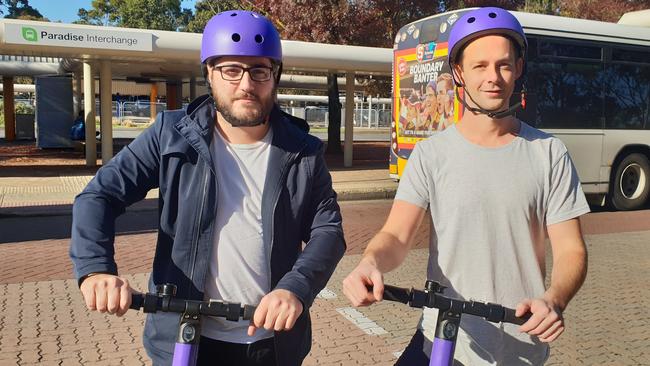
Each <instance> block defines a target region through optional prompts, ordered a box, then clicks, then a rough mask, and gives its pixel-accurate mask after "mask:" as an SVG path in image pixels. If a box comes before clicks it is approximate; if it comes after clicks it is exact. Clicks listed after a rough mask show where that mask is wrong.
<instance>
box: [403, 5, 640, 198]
mask: <svg viewBox="0 0 650 366" xmlns="http://www.w3.org/2000/svg"><path fill="white" fill-rule="evenodd" d="M467 10H469V9H463V10H459V11H454V12H448V13H442V14H438V15H434V16H431V17H428V18H424V19H421V20H418V21H415V22H413V23H410V24H407V25H406V26H404V27H402V28H401V29H400V31H399V32H398V34H397V36H396V38H395V44H394V60H393V62H394V67H393V127H394V128H393V131H392V135H391V158H390V173H391V176H393V177H395V178H399V176H400V175H401V173H402V171H403V168H404V166H405V164H406V159H408V155H410V152H411V150H412V148H413V145H414V144H415V143H416V142H417V141H419V140H420V139H422V138H426V137H428V136H430V135H431V134H432V133H435V132H436V131H439V130H441V129H443V128H444V127H445V126H446V125H448V124H449V123H455V122H456V121H458V120H459V118H460V117H461V116H462V112H463V111H462V105H460V104H459V103H458V101H457V100H455V99H454V98H450V97H447V95H450V96H453V92H452V91H450V90H449V89H450V88H451V86H450V85H451V84H450V83H448V82H447V79H448V78H449V73H450V69H449V65H447V61H446V58H447V37H448V35H449V30H450V29H451V26H452V25H453V23H454V21H456V20H457V19H458V18H459V17H460V16H461V15H462V14H463V12H465V11H467ZM513 14H514V15H515V16H516V17H517V19H519V21H520V22H521V24H522V26H523V28H524V30H525V32H526V35H527V38H528V44H529V49H528V54H527V72H526V86H527V90H528V93H527V105H526V108H525V109H524V110H522V111H520V112H518V113H517V117H518V118H520V119H521V120H523V121H526V122H527V123H529V124H531V125H532V126H534V127H537V128H540V129H542V130H544V131H546V132H549V133H551V134H553V135H555V136H557V137H559V138H560V139H561V140H562V141H563V142H564V143H565V144H566V146H567V148H568V149H569V153H570V154H571V157H572V159H573V161H574V163H575V165H576V167H577V170H578V174H579V176H580V180H581V181H582V184H583V189H584V191H585V193H586V194H587V196H588V198H589V199H590V201H591V202H592V203H597V204H601V205H604V204H606V203H609V204H610V205H611V206H612V207H614V208H616V209H619V210H632V209H638V208H641V207H644V205H646V204H647V203H649V195H650V163H649V161H650V28H646V27H638V26H629V25H620V24H614V23H606V22H599V21H590V20H582V19H572V18H564V17H557V16H549V15H541V14H531V13H522V12H513ZM445 74H447V75H445ZM516 90H520V86H518V87H517V89H516ZM433 93H435V97H434V96H431V95H430V94H433ZM436 98H437V99H436ZM518 98H520V96H519V95H514V96H513V103H514V102H515V99H517V100H518ZM431 100H433V103H436V102H437V105H438V108H437V111H436V108H433V107H431V104H433V103H432V102H431ZM430 107H431V108H430ZM427 111H429V112H427ZM432 114H435V117H430V116H431V115H432ZM432 120H433V122H432Z"/></svg>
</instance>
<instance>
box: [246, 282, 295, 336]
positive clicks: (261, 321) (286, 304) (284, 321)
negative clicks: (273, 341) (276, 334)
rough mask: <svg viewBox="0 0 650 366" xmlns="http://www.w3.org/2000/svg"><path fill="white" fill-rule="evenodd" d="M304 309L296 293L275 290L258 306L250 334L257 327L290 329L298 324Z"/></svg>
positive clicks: (249, 329) (250, 334)
mask: <svg viewBox="0 0 650 366" xmlns="http://www.w3.org/2000/svg"><path fill="white" fill-rule="evenodd" d="M302 310H303V306H302V302H301V301H300V300H298V298H297V297H296V295H294V294H293V293H291V292H290V291H287V290H283V289H278V290H273V291H271V292H269V293H268V294H266V296H264V297H263V298H262V301H260V304H259V305H258V306H257V309H256V310H255V314H254V315H253V321H252V322H251V325H250V326H249V327H248V335H249V336H252V335H253V334H255V330H256V329H257V328H262V327H263V328H264V329H266V330H275V331H281V330H289V329H291V328H293V326H294V324H296V320H297V319H298V317H299V316H300V314H302Z"/></svg>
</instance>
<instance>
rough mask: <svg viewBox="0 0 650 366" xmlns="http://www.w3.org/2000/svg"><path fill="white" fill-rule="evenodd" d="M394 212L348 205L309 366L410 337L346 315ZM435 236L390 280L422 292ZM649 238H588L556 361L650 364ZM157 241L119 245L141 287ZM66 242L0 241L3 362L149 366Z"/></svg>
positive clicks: (421, 236) (380, 205)
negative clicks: (361, 271) (352, 288)
mask: <svg viewBox="0 0 650 366" xmlns="http://www.w3.org/2000/svg"><path fill="white" fill-rule="evenodd" d="M389 207H390V203H389V202H386V201H367V202H344V203H342V208H343V213H344V220H345V222H346V224H345V225H346V233H347V238H348V242H349V248H348V253H347V254H346V256H345V257H344V259H343V260H342V261H341V263H340V264H339V266H338V268H337V270H336V272H335V273H334V275H333V277H332V279H331V280H330V282H329V283H328V285H327V290H328V291H327V293H324V294H323V296H322V297H321V298H319V299H317V300H316V302H315V304H314V306H313V307H312V309H311V313H312V316H313V322H314V343H313V348H312V352H311V353H310V355H309V356H308V358H307V359H306V360H305V363H304V365H307V366H309V365H391V364H392V363H393V362H394V361H395V359H396V357H397V355H398V354H399V352H401V351H402V350H403V348H404V347H405V345H406V344H407V342H408V340H409V339H410V337H411V335H412V333H413V331H414V329H415V326H416V324H417V320H418V316H419V315H418V314H419V312H418V311H417V310H415V309H410V308H407V307H405V306H403V305H401V304H395V303H390V302H384V303H381V304H377V305H373V306H371V307H366V308H358V309H356V310H357V311H358V313H360V314H362V315H363V316H364V317H366V318H368V319H370V320H371V321H372V322H374V324H375V325H376V326H378V327H380V328H381V329H383V330H385V331H386V333H385V334H379V335H370V334H367V333H366V332H364V331H363V330H362V329H360V328H359V327H357V326H356V325H354V324H353V323H352V322H351V321H349V320H347V319H346V318H345V317H344V316H343V315H342V311H343V310H342V309H346V308H349V307H350V305H349V303H348V302H347V300H346V299H345V298H344V296H343V294H342V293H341V280H342V279H343V278H344V277H345V276H346V275H347V273H349V271H350V270H351V269H352V268H353V267H354V266H355V265H356V263H357V261H358V259H359V253H360V252H361V251H362V250H363V247H364V246H365V244H366V243H367V240H368V239H369V238H370V237H371V236H372V235H373V234H374V232H376V230H377V229H379V227H380V226H381V224H382V221H383V219H384V218H385V215H386V214H387V212H388V209H389ZM359 211H362V212H364V213H365V215H366V216H362V214H361V213H360V212H359ZM617 214H618V213H617ZM621 214H624V215H627V214H628V213H621ZM644 214H645V212H640V213H639V215H644ZM598 215H600V214H591V215H589V216H587V217H586V219H585V223H586V225H583V227H584V226H591V227H594V228H596V227H602V225H598V223H597V220H598V218H599V216H598ZM594 220H596V221H594ZM590 230H593V229H590ZM646 230H647V229H646ZM427 231H428V227H427V226H426V225H425V226H424V227H423V228H421V229H420V233H418V239H417V240H418V245H417V246H416V248H415V249H414V250H412V251H411V253H410V255H409V256H408V258H407V260H406V263H405V264H404V265H403V266H401V267H400V268H399V269H398V270H396V271H394V272H392V273H389V274H387V275H386V282H387V283H391V284H394V285H398V286H405V287H406V286H415V287H418V286H422V284H423V283H424V274H425V269H426V260H427V250H426V248H425V245H426V233H427ZM649 238H650V231H638V232H627V233H608V234H589V235H587V243H588V246H589V252H590V271H589V275H588V278H587V281H586V283H585V286H584V287H583V289H582V291H581V292H580V293H579V295H578V297H577V298H576V299H574V301H573V302H572V304H571V306H570V307H569V309H568V310H567V312H566V313H565V317H566V321H567V324H568V329H567V332H566V333H565V334H564V335H563V336H562V337H561V338H560V339H559V340H558V341H557V342H556V343H554V344H553V346H552V356H551V359H550V360H549V363H548V364H549V365H594V364H603V365H645V364H650V351H649V350H650V336H649V335H648V332H647V331H646V327H648V326H649V325H650V315H649V313H648V311H647V309H648V306H649V305H650V303H649V300H648V299H650V288H649V287H648V286H647V279H648V278H650V252H649V251H648V250H647V246H648V243H650V240H648V239H649ZM154 240H155V234H154V233H141V234H129V235H121V236H119V237H118V238H117V240H116V242H117V261H118V263H119V264H120V268H121V272H122V273H123V274H128V275H127V277H128V278H129V279H130V281H131V282H132V283H133V284H134V287H135V288H139V289H144V288H145V286H146V277H147V275H146V274H145V272H147V270H148V269H149V268H150V263H151V256H152V250H153V243H154ZM67 245H68V239H56V240H41V241H31V242H23V243H11V244H2V245H0V282H1V283H2V284H1V285H0V299H2V300H1V301H0V329H1V331H0V349H2V352H1V353H0V365H33V364H41V365H89V364H92V365H148V364H150V361H148V358H147V357H146V355H145V353H144V350H143V348H142V346H141V331H142V326H143V321H144V317H143V315H142V314H141V313H138V312H129V313H128V314H126V315H125V316H124V317H122V318H117V317H114V316H108V315H101V314H97V313H91V312H88V311H87V310H86V309H85V307H84V305H83V303H82V300H81V296H80V294H79V292H78V290H77V287H76V283H75V281H74V280H72V279H71V275H70V273H71V268H70V264H69V261H68V259H67ZM548 262H549V263H550V262H551V261H550V260H549V261H548ZM12 265H13V267H12ZM549 265H550V264H549ZM549 273H550V269H549ZM379 333H381V332H379Z"/></svg>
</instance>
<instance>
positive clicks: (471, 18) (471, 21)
mask: <svg viewBox="0 0 650 366" xmlns="http://www.w3.org/2000/svg"><path fill="white" fill-rule="evenodd" d="M475 20H476V18H474V17H469V18H467V23H474V21H475Z"/></svg>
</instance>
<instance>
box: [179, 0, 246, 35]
mask: <svg viewBox="0 0 650 366" xmlns="http://www.w3.org/2000/svg"><path fill="white" fill-rule="evenodd" d="M226 10H253V11H255V10H257V9H256V8H255V6H254V5H252V3H250V2H246V3H244V4H242V2H241V1H239V0H199V1H197V2H196V4H195V5H194V16H193V17H192V18H191V20H190V21H189V22H188V23H187V28H186V30H185V31H186V32H193V33H202V32H203V28H205V25H206V23H207V22H208V20H210V18H212V17H213V16H215V15H216V14H218V13H221V12H222V11H226Z"/></svg>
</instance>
